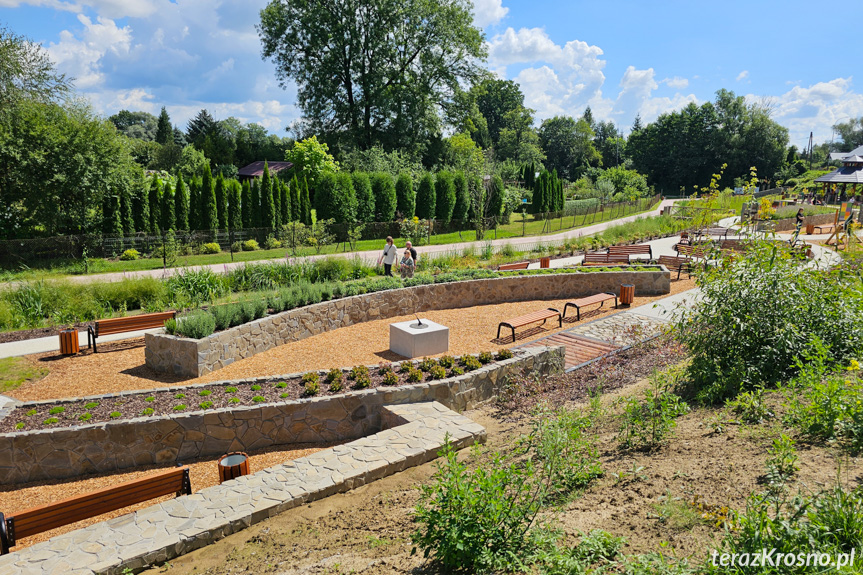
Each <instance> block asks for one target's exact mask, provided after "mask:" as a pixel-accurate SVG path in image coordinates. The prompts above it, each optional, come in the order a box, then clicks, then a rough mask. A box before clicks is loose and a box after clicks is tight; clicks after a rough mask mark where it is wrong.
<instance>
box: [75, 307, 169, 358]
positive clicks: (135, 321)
mask: <svg viewBox="0 0 863 575" xmlns="http://www.w3.org/2000/svg"><path fill="white" fill-rule="evenodd" d="M175 317H177V312H176V311H162V312H158V313H142V314H140V315H130V316H128V317H113V318H111V319H97V320H96V321H95V322H93V325H88V326H87V347H88V348H89V347H92V348H93V353H96V338H97V337H100V336H103V335H111V334H114V333H125V332H127V331H138V330H140V329H153V328H156V327H162V326H163V325H165V322H166V321H167V320H169V319H172V318H175Z"/></svg>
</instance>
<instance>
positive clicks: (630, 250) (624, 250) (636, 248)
mask: <svg viewBox="0 0 863 575" xmlns="http://www.w3.org/2000/svg"><path fill="white" fill-rule="evenodd" d="M617 254H626V255H628V256H637V255H646V256H647V258H648V259H651V260H652V259H653V250H652V249H651V247H650V245H648V244H634V245H629V246H609V247H608V255H609V256H612V255H617Z"/></svg>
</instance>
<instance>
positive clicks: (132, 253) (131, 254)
mask: <svg viewBox="0 0 863 575" xmlns="http://www.w3.org/2000/svg"><path fill="white" fill-rule="evenodd" d="M139 257H141V252H139V251H138V250H134V249H132V250H126V251H124V252H123V254H122V255H121V256H120V259H121V260H123V261H124V262H127V261H130V260H136V259H138V258H139Z"/></svg>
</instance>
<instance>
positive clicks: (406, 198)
mask: <svg viewBox="0 0 863 575" xmlns="http://www.w3.org/2000/svg"><path fill="white" fill-rule="evenodd" d="M396 210H397V211H398V212H399V213H400V214H401V217H402V218H412V217H414V211H415V210H416V196H415V194H414V184H413V181H412V180H411V176H410V174H399V177H398V179H397V180H396Z"/></svg>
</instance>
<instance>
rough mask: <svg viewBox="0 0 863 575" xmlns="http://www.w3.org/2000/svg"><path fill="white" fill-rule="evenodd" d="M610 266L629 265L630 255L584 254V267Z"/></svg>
mask: <svg viewBox="0 0 863 575" xmlns="http://www.w3.org/2000/svg"><path fill="white" fill-rule="evenodd" d="M609 264H618V265H620V264H625V265H629V254H609V253H604V254H601V253H599V252H592V253H586V254H584V259H583V260H582V261H581V265H583V266H607V265H609Z"/></svg>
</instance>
